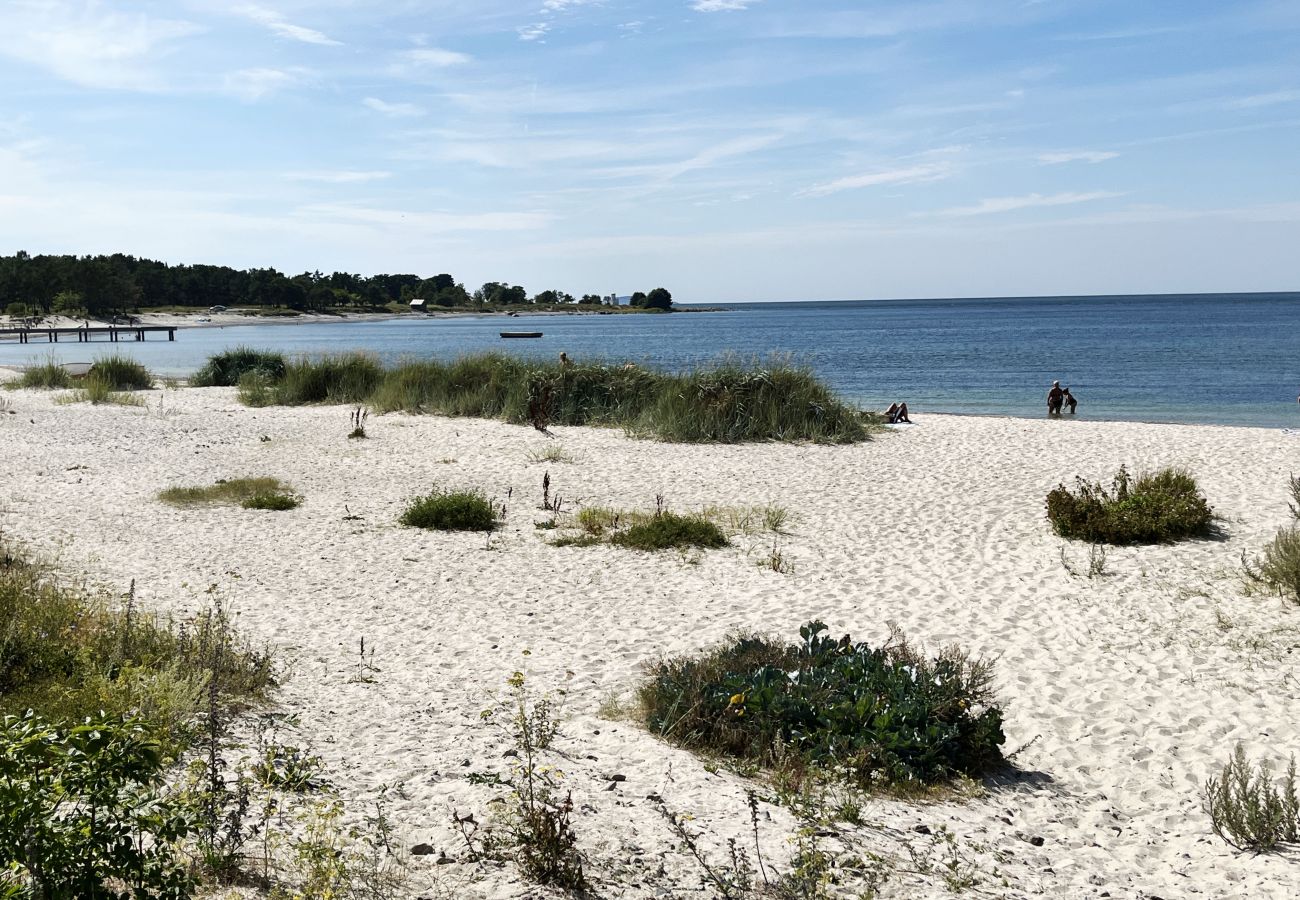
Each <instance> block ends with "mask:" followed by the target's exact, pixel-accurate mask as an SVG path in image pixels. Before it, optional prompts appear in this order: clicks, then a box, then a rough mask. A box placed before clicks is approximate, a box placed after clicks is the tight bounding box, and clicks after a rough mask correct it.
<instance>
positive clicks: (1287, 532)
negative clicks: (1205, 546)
mask: <svg viewBox="0 0 1300 900" xmlns="http://www.w3.org/2000/svg"><path fill="white" fill-rule="evenodd" d="M1242 563H1243V565H1244V566H1245V570H1246V577H1247V578H1249V579H1251V580H1252V581H1254V582H1257V583H1259V584H1263V585H1265V586H1267V587H1269V588H1270V589H1272V590H1275V591H1277V592H1278V593H1279V594H1283V595H1285V596H1287V597H1289V598H1290V599H1291V600H1293V601H1295V602H1296V603H1300V525H1292V526H1291V527H1289V528H1283V529H1282V530H1281V531H1279V532H1278V533H1277V534H1276V535H1275V536H1274V537H1273V540H1272V541H1271V542H1270V543H1269V544H1268V545H1267V546H1266V547H1265V548H1264V555H1263V556H1262V557H1260V558H1259V559H1257V560H1255V562H1254V564H1253V565H1252V564H1251V563H1250V562H1249V561H1248V560H1246V559H1245V554H1244V553H1243V554H1242Z"/></svg>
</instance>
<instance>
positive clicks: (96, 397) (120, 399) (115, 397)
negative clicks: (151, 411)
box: [54, 371, 145, 406]
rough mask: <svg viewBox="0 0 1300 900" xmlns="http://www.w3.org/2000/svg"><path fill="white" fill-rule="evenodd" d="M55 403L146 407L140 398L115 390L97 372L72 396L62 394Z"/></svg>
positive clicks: (84, 381) (85, 380) (110, 383)
mask: <svg viewBox="0 0 1300 900" xmlns="http://www.w3.org/2000/svg"><path fill="white" fill-rule="evenodd" d="M54 402H55V403H59V404H65V405H66V404H69V403H90V404H92V405H94V406H99V405H100V404H111V405H114V406H144V405H145V403H144V401H143V400H142V399H140V398H139V397H136V396H134V395H132V394H130V393H127V392H125V391H118V390H115V389H114V387H113V385H112V382H110V381H109V380H108V379H107V378H105V377H103V376H102V375H100V374H99V372H97V371H92V372H91V373H90V374H89V375H87V376H86V377H85V379H84V380H83V381H82V382H81V387H80V388H78V389H77V390H75V391H73V392H72V393H70V394H61V395H60V396H58V397H56V398H55V399H54Z"/></svg>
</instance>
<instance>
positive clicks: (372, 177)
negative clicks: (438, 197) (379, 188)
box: [284, 170, 393, 184]
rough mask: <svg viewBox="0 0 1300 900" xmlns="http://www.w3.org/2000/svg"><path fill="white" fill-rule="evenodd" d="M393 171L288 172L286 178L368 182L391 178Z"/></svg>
mask: <svg viewBox="0 0 1300 900" xmlns="http://www.w3.org/2000/svg"><path fill="white" fill-rule="evenodd" d="M392 175H393V173H392V172H356V171H350V170H341V171H337V172H286V173H285V176H284V177H285V178H288V179H291V180H293V181H319V182H321V183H323V184H366V183H368V182H371V181H380V180H382V179H384V178H391V177H392Z"/></svg>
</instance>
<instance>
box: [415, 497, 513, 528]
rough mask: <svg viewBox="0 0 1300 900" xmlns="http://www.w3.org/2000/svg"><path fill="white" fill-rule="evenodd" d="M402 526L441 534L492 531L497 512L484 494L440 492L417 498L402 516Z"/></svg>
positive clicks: (495, 524)
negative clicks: (440, 532)
mask: <svg viewBox="0 0 1300 900" xmlns="http://www.w3.org/2000/svg"><path fill="white" fill-rule="evenodd" d="M401 523H402V524H403V525H408V526H411V527H413V528H430V529H434V530H437V531H492V530H494V529H495V528H496V527H497V518H496V508H495V507H494V506H493V504H492V501H490V500H489V499H488V498H487V495H486V494H484V493H483V492H482V491H477V490H469V491H439V490H435V491H433V492H432V493H430V494H427V495H425V496H423V497H416V498H415V499H414V500H412V501H411V502H410V503H409V504H408V505H407V507H406V510H405V512H403V513H402V517H401Z"/></svg>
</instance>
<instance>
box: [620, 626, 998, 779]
mask: <svg viewBox="0 0 1300 900" xmlns="http://www.w3.org/2000/svg"><path fill="white" fill-rule="evenodd" d="M824 631H826V626H825V625H824V624H822V623H821V622H811V623H809V624H808V625H805V626H803V627H802V628H800V629H799V634H800V637H801V639H802V640H801V642H800V643H798V644H787V643H782V642H778V641H775V640H771V639H767V638H762V637H757V636H753V635H743V636H739V637H736V638H735V639H733V640H731V641H729V642H728V643H726V644H724V645H722V646H720V647H718V648H716V649H714V650H712V651H710V652H708V653H706V654H704V655H702V656H698V657H681V658H676V659H668V660H664V661H661V662H658V663H656V664H654V665H653V666H651V667H650V668H649V671H648V674H649V678H648V680H647V681H646V682H645V684H644V685H643V686H642V688H641V691H640V698H641V704H642V709H643V712H644V716H645V722H646V724H647V726H648V727H649V728H650V730H651V731H653V732H655V733H656V734H660V735H663V736H664V737H665V738H668V739H669V740H671V741H673V742H674V743H677V744H680V745H682V746H684V747H686V748H688V749H691V750H696V751H703V752H708V753H718V754H723V755H725V756H730V757H735V758H738V759H741V760H745V761H748V762H752V763H756V764H758V765H762V766H771V767H778V766H793V765H804V766H815V767H820V768H824V769H826V770H827V771H829V772H832V773H835V774H839V775H842V776H844V777H847V778H849V779H850V780H852V781H854V782H856V783H857V784H859V785H862V786H864V787H875V786H877V785H888V786H891V787H894V788H903V789H906V788H918V787H921V786H925V785H931V784H934V783H937V782H942V781H945V780H947V779H951V778H954V777H957V776H962V775H966V776H979V775H981V774H983V773H985V772H988V771H990V770H991V769H994V768H996V767H998V766H1000V765H1001V764H1002V762H1003V757H1002V752H1001V749H1000V748H1001V745H1002V744H1003V742H1004V741H1005V736H1004V735H1003V733H1002V711H1001V709H1000V708H998V707H997V706H996V705H994V702H993V695H992V689H991V683H992V677H993V673H992V666H991V664H989V663H988V662H985V661H983V660H979V659H971V658H970V657H968V656H967V655H966V654H964V653H962V652H960V651H958V650H956V649H948V650H944V651H943V652H941V653H940V654H939V655H938V656H937V657H935V658H933V659H927V658H926V657H924V656H923V655H922V654H920V653H919V652H917V651H916V650H913V649H912V648H911V647H910V646H909V645H908V644H907V642H906V641H905V640H904V639H903V638H902V636H901V635H899V634H895V635H894V637H893V638H892V639H891V640H890V641H889V642H888V643H887V644H885V645H884V646H883V647H879V648H872V647H870V646H868V645H866V644H854V643H852V642H851V641H850V640H849V638H848V636H847V635H846V636H845V637H844V638H842V639H840V640H838V641H837V640H833V639H831V638H829V637H824V636H823V634H822V633H823V632H824Z"/></svg>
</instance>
